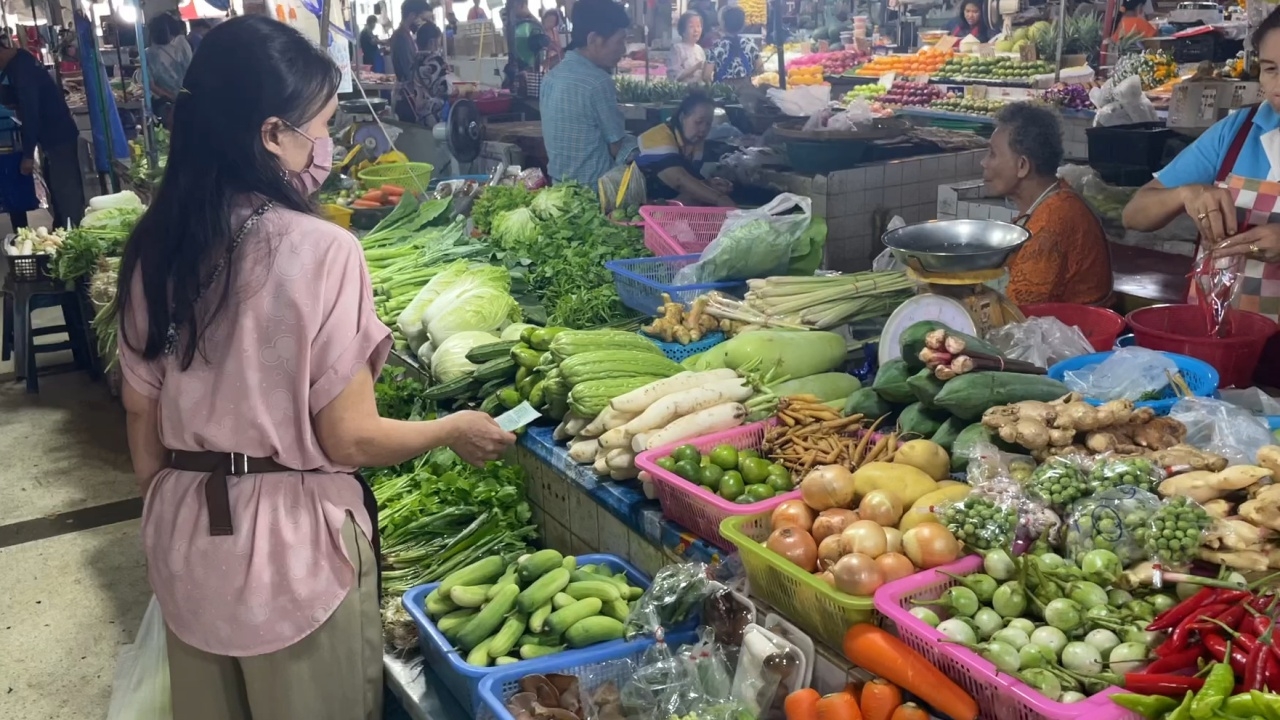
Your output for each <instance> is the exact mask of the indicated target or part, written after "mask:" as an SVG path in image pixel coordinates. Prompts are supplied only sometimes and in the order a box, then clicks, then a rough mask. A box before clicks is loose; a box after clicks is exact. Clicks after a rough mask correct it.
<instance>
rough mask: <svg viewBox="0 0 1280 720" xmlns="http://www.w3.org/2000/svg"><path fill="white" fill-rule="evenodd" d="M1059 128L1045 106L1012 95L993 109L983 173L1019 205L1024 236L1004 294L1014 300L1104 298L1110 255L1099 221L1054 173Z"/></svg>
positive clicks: (1099, 301) (1092, 301)
mask: <svg viewBox="0 0 1280 720" xmlns="http://www.w3.org/2000/svg"><path fill="white" fill-rule="evenodd" d="M1061 162H1062V131H1061V126H1060V124H1059V122H1058V116H1057V115H1056V114H1055V113H1054V112H1053V111H1051V110H1048V109H1045V108H1043V107H1038V106H1034V105H1030V104H1027V103H1011V104H1009V105H1006V106H1005V107H1004V108H1003V109H1002V110H1001V111H1000V112H999V114H997V115H996V130H995V132H994V133H993V134H992V135H991V143H990V148H989V149H988V151H987V157H986V158H984V159H983V161H982V180H983V182H985V183H986V185H987V188H988V190H990V191H992V192H993V194H997V195H1002V196H1004V197H1006V198H1008V199H1009V200H1011V201H1013V203H1014V204H1015V205H1016V206H1017V208H1018V219H1017V220H1016V222H1017V223H1018V224H1019V225H1022V226H1023V227H1025V228H1026V229H1027V230H1029V231H1030V232H1031V239H1030V240H1028V241H1027V242H1026V244H1024V245H1023V246H1022V247H1021V248H1020V249H1019V250H1018V252H1017V253H1016V254H1014V256H1013V257H1012V258H1011V259H1010V260H1009V264H1008V269H1009V285H1008V287H1007V288H1006V289H1005V295H1006V296H1008V298H1009V299H1010V300H1012V301H1013V302H1015V303H1017V304H1019V305H1027V304H1031V303H1046V302H1054V303H1079V304H1082V305H1106V304H1108V303H1109V302H1110V300H1111V283H1112V277H1111V255H1110V252H1109V250H1108V247H1107V236H1106V233H1104V232H1103V230H1102V224H1101V223H1100V222H1098V218H1097V217H1096V216H1095V215H1094V214H1093V211H1092V210H1091V209H1090V208H1089V206H1088V205H1087V204H1086V203H1085V201H1084V200H1083V199H1082V198H1081V197H1080V196H1079V195H1077V194H1076V193H1075V192H1074V191H1073V190H1071V188H1069V187H1067V185H1066V183H1064V182H1062V181H1060V180H1059V179H1058V177H1057V172H1058V165H1059V164H1060V163H1061Z"/></svg>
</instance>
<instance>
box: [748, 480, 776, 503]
mask: <svg viewBox="0 0 1280 720" xmlns="http://www.w3.org/2000/svg"><path fill="white" fill-rule="evenodd" d="M742 496H743V497H746V498H751V502H760V501H761V500H768V499H769V498H771V497H773V488H771V487H769V486H768V485H764V484H760V485H748V486H747V488H746V490H744V491H743V492H742Z"/></svg>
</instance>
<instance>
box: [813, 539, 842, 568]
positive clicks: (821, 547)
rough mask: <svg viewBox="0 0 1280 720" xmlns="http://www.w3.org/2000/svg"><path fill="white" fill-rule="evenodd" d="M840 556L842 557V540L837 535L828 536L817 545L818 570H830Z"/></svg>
mask: <svg viewBox="0 0 1280 720" xmlns="http://www.w3.org/2000/svg"><path fill="white" fill-rule="evenodd" d="M842 555H844V539H843V538H841V537H840V536H839V535H828V536H826V537H825V538H823V539H822V542H820V543H818V567H819V568H821V569H823V570H827V569H830V568H831V566H832V565H835V564H836V562H837V561H838V560H839V559H840V557H841V556H842Z"/></svg>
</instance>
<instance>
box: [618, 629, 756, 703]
mask: <svg viewBox="0 0 1280 720" xmlns="http://www.w3.org/2000/svg"><path fill="white" fill-rule="evenodd" d="M731 689H732V685H731V680H730V675H729V665H728V663H727V662H726V661H725V657H724V653H723V648H721V646H720V645H719V644H718V643H716V641H715V632H714V631H712V630H711V629H710V628H703V630H702V632H701V635H700V639H699V641H698V642H697V643H696V644H694V645H690V646H687V647H684V648H680V649H678V650H672V649H671V648H669V647H668V646H667V645H666V643H664V642H661V641H660V642H658V643H657V644H656V645H654V646H653V647H651V648H649V649H648V650H646V651H645V652H644V655H643V656H642V657H641V659H640V661H639V663H638V664H637V667H636V670H635V672H634V673H633V674H632V676H631V679H630V680H628V681H627V682H626V684H624V685H623V686H622V693H621V695H622V706H623V708H624V709H625V710H626V717H627V718H628V720H635V719H636V718H639V719H640V720H670V718H682V717H686V716H687V717H696V718H698V719H699V720H729V719H730V718H734V717H737V710H738V709H739V707H740V706H739V704H738V703H736V702H733V701H732V700H731V698H730V691H731ZM602 720H604V718H602Z"/></svg>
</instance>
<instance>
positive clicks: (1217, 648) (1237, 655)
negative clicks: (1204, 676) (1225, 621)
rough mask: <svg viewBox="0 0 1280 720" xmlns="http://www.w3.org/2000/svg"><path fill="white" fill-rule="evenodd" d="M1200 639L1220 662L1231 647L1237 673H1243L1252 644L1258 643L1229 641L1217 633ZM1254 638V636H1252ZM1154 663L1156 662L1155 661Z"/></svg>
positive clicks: (1202, 636)
mask: <svg viewBox="0 0 1280 720" xmlns="http://www.w3.org/2000/svg"><path fill="white" fill-rule="evenodd" d="M1200 639H1201V640H1203V641H1204V646H1205V648H1207V649H1208V650H1209V656H1210V657H1212V658H1213V659H1214V660H1217V661H1218V662H1224V661H1225V659H1226V657H1227V648H1228V647H1230V649H1231V669H1232V670H1234V671H1235V672H1236V674H1237V675H1243V674H1244V671H1245V666H1246V665H1247V664H1248V661H1249V651H1250V650H1251V649H1252V646H1254V645H1257V644H1258V643H1257V642H1256V641H1254V642H1252V643H1244V642H1240V641H1233V642H1228V641H1227V639H1226V638H1224V637H1222V636H1221V635H1219V634H1217V633H1212V634H1202V635H1201V636H1200ZM1250 639H1251V640H1252V638H1250ZM1153 664H1154V663H1153Z"/></svg>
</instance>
